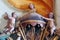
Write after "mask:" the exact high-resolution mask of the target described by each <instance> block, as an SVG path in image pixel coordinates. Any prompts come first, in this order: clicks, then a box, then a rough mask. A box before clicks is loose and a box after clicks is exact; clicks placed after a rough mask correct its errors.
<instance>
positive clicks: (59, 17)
mask: <svg viewBox="0 0 60 40" xmlns="http://www.w3.org/2000/svg"><path fill="white" fill-rule="evenodd" d="M55 2H56V3H55V8H56V9H55V11H56V23H57V27H58V28H60V0H56V1H55Z"/></svg>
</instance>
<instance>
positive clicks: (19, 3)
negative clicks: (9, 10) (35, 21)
mask: <svg viewBox="0 0 60 40" xmlns="http://www.w3.org/2000/svg"><path fill="white" fill-rule="evenodd" d="M8 2H9V3H10V4H12V5H13V6H14V7H16V8H18V9H22V10H26V9H29V8H28V5H29V3H33V4H34V5H35V8H36V10H37V12H38V13H39V14H41V15H43V16H45V17H47V15H48V13H49V12H52V11H53V7H54V0H8Z"/></svg>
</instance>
